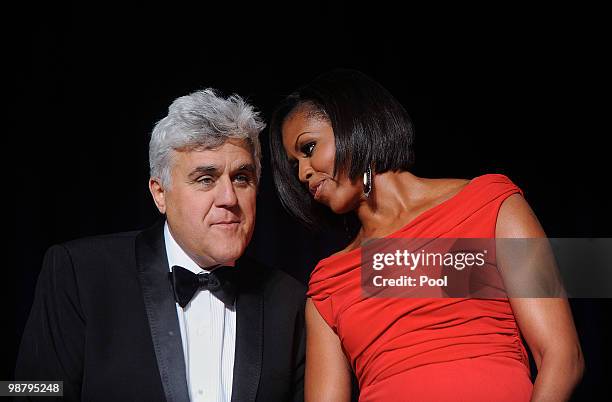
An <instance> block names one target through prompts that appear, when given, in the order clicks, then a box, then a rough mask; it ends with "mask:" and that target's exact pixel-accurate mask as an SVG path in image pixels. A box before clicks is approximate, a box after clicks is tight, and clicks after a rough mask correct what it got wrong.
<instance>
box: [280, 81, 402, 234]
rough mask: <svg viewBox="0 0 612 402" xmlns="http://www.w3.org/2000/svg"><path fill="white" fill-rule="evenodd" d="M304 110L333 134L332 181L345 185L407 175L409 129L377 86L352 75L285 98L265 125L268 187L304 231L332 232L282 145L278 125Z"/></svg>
mask: <svg viewBox="0 0 612 402" xmlns="http://www.w3.org/2000/svg"><path fill="white" fill-rule="evenodd" d="M304 105H308V106H309V108H314V112H315V113H316V114H317V115H319V116H324V118H325V119H326V120H328V121H329V123H330V124H331V127H332V129H333V132H334V139H335V144H336V156H335V166H334V175H336V173H338V172H343V173H344V172H346V173H347V176H348V178H349V179H350V180H351V181H353V182H354V181H355V180H357V179H360V180H361V178H362V177H363V173H364V172H365V171H366V169H367V167H368V165H370V166H371V167H372V171H373V173H384V172H388V171H407V170H409V169H410V168H412V165H413V163H414V153H413V139H414V134H413V127H412V121H411V120H410V116H408V113H407V112H406V110H405V109H404V107H403V106H402V105H401V104H400V103H399V102H398V101H397V100H396V99H395V98H394V97H393V95H391V94H390V93H389V92H388V91H387V90H386V89H385V88H383V87H382V86H381V85H380V84H379V83H377V82H376V81H374V80H373V79H371V78H369V77H368V76H366V75H365V74H363V73H361V72H359V71H354V70H333V71H330V72H328V73H325V74H322V75H320V76H319V77H317V78H315V79H314V80H313V81H312V82H310V83H309V84H306V85H305V86H303V87H301V88H299V89H298V90H296V91H295V92H293V93H292V94H291V95H289V96H288V97H286V98H285V99H284V100H283V101H282V102H281V103H280V104H279V105H278V106H277V108H276V110H275V111H274V113H273V116H272V119H271V121H270V153H271V157H272V170H273V173H274V182H275V184H276V189H277V191H278V194H279V197H280V199H281V202H282V204H283V206H284V207H285V208H286V209H287V210H288V211H289V213H290V214H292V215H293V216H295V217H296V218H297V219H298V220H299V221H301V222H302V223H304V224H305V225H306V226H308V227H310V228H317V227H321V226H324V225H325V224H331V225H332V226H336V223H337V222H338V219H334V218H333V217H332V215H333V214H330V212H331V211H329V209H328V208H325V207H323V206H322V205H321V204H318V203H316V202H314V200H313V199H312V197H311V196H310V194H309V192H308V188H307V186H306V185H305V184H303V183H301V182H300V181H299V179H298V176H297V172H296V170H295V169H294V168H293V167H292V165H291V163H290V162H289V159H288V157H287V154H286V152H285V149H284V147H283V139H282V125H283V122H284V121H285V120H286V119H287V117H288V116H289V115H290V114H291V113H292V112H294V111H295V110H297V109H298V108H299V107H301V106H304Z"/></svg>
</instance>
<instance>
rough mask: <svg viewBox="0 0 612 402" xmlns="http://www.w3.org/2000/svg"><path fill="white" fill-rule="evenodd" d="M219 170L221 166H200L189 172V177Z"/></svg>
mask: <svg viewBox="0 0 612 402" xmlns="http://www.w3.org/2000/svg"><path fill="white" fill-rule="evenodd" d="M218 172H219V168H218V167H217V166H216V165H204V166H198V167H196V168H195V169H193V170H192V171H191V173H189V177H194V176H197V175H198V174H215V173H218Z"/></svg>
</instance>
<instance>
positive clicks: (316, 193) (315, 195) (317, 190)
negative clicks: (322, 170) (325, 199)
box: [314, 180, 325, 201]
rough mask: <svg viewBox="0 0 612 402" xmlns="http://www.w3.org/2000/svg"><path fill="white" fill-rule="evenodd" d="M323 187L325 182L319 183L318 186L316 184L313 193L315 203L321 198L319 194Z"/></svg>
mask: <svg viewBox="0 0 612 402" xmlns="http://www.w3.org/2000/svg"><path fill="white" fill-rule="evenodd" d="M324 185H325V180H321V182H319V184H317V187H316V191H315V193H314V199H315V200H316V201H318V200H319V198H321V192H322V191H323V186H324Z"/></svg>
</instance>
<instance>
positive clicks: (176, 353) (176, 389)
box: [135, 220, 189, 402]
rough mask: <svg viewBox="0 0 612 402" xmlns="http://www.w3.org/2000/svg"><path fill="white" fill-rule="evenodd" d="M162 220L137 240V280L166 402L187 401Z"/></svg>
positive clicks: (181, 351) (181, 346) (187, 393)
mask: <svg viewBox="0 0 612 402" xmlns="http://www.w3.org/2000/svg"><path fill="white" fill-rule="evenodd" d="M163 224H164V221H163V220H162V221H161V222H160V223H158V224H156V225H155V226H153V227H152V228H150V229H147V230H145V231H143V232H141V233H140V234H139V235H138V236H137V237H136V244H135V246H136V260H137V264H138V279H139V281H140V286H141V289H142V294H143V297H144V304H145V308H146V311H147V317H148V321H149V329H150V330H151V338H152V339H153V347H154V349H155V357H156V359H157V367H158V369H159V374H160V377H161V380H162V385H163V389H164V393H165V396H166V400H168V401H169V402H173V401H178V402H182V401H188V400H189V391H188V389H187V377H186V370H185V358H184V355H183V345H182V341H181V331H180V328H179V323H178V317H177V315H176V305H175V301H174V298H173V296H172V290H171V288H170V282H169V280H168V272H169V269H168V258H167V256H166V247H165V242H164V234H163V227H164V226H163Z"/></svg>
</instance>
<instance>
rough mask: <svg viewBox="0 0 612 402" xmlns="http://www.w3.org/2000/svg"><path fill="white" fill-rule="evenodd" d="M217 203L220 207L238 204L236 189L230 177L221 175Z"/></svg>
mask: <svg viewBox="0 0 612 402" xmlns="http://www.w3.org/2000/svg"><path fill="white" fill-rule="evenodd" d="M215 204H216V205H217V206H218V207H233V206H235V205H236V204H238V197H237V196H236V189H235V188H234V186H233V183H232V180H231V179H230V178H229V177H221V178H220V179H219V181H218V183H217V194H216V197H215Z"/></svg>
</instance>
